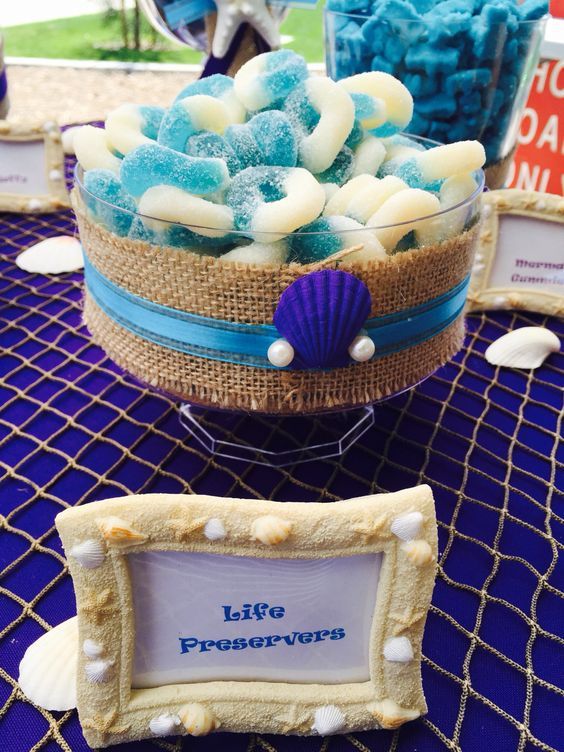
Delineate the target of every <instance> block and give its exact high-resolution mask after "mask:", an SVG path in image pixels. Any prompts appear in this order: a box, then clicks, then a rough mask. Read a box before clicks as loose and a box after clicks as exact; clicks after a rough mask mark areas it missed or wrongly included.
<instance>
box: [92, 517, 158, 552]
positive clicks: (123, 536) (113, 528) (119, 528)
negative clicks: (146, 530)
mask: <svg viewBox="0 0 564 752" xmlns="http://www.w3.org/2000/svg"><path fill="white" fill-rule="evenodd" d="M98 527H99V528H100V532H101V533H102V535H103V536H104V538H105V539H106V540H107V541H109V542H110V543H114V544H115V545H118V546H120V545H121V546H129V545H132V544H133V545H135V544H136V543H143V541H145V540H147V536H146V535H143V533H140V532H138V531H137V530H135V529H134V528H133V527H131V525H130V524H129V522H127V520H122V519H121V517H105V518H104V519H102V520H99V521H98Z"/></svg>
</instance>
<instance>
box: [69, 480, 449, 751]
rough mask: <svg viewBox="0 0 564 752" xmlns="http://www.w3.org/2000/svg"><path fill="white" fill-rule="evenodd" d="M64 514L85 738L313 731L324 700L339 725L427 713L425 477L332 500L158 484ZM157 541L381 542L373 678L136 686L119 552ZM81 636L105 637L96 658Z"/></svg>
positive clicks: (304, 549) (313, 547) (429, 510)
mask: <svg viewBox="0 0 564 752" xmlns="http://www.w3.org/2000/svg"><path fill="white" fill-rule="evenodd" d="M210 520H212V522H211V523H210ZM56 523H57V528H58V530H59V532H60V535H61V538H62V541H63V545H64V548H65V551H66V553H67V557H68V561H69V567H70V571H71V574H72V578H73V581H74V587H75V592H76V601H77V611H78V623H79V642H78V644H79V651H78V652H79V655H78V684H77V690H78V703H77V704H78V710H79V715H80V720H81V723H82V727H83V730H84V735H85V737H86V740H87V741H88V743H89V744H90V745H91V746H93V747H98V746H106V745H108V744H115V743H120V742H124V741H127V740H134V739H141V738H145V737H150V736H154V735H155V733H163V730H164V732H167V731H168V733H171V734H180V733H194V734H198V733H202V729H203V732H204V733H205V732H209V731H213V730H215V728H219V729H220V730H222V731H234V732H251V731H256V732H259V733H280V734H300V735H306V734H314V733H317V731H318V730H319V723H318V724H317V726H316V727H315V728H314V726H315V719H316V711H319V709H320V708H323V707H326V706H329V707H331V708H333V710H334V711H335V709H338V710H336V711H335V712H336V716H337V718H339V717H340V718H341V723H340V725H339V724H338V723H337V724H336V725H337V728H334V729H332V731H333V733H335V732H338V733H345V732H348V731H353V730H365V729H371V728H378V727H383V728H396V727H397V726H399V725H400V724H402V723H404V722H405V721H409V720H412V719H414V718H417V717H418V716H419V715H421V714H423V713H425V712H426V705H425V698H424V696H423V691H422V686H421V673H420V661H421V641H422V637H423V628H424V624H425V617H426V614H427V610H428V608H429V603H430V599H431V594H432V590H433V584H434V579H435V567H436V564H435V562H436V555H437V533H436V522H435V512H434V503H433V495H432V492H431V489H430V488H429V487H428V486H418V487H416V488H411V489H407V490H404V491H398V492H396V493H391V494H378V495H373V496H365V497H360V498H357V499H351V500H348V501H342V502H336V503H331V504H321V503H293V502H292V503H290V502H288V503H282V502H272V501H257V500H250V499H244V500H240V499H223V498H216V497H210V496H186V495H176V494H150V495H143V496H130V497H125V498H118V499H110V500H107V501H101V502H97V503H94V504H89V505H86V506H84V507H78V508H72V509H68V510H65V511H64V512H62V513H61V514H59V515H58V517H57V521H56ZM210 525H211V527H210ZM212 528H213V530H214V531H215V533H214V534H213V535H210V530H211V529H212ZM218 531H219V534H218ZM155 550H160V551H162V550H169V551H191V552H207V553H214V554H225V555H230V556H246V557H256V558H257V559H261V558H288V559H296V558H302V559H317V558H328V557H343V556H352V555H355V554H363V553H364V554H367V553H375V552H380V551H381V552H383V557H382V568H381V573H380V580H379V585H378V592H377V599H376V607H375V613H374V619H373V622H372V628H371V638H370V650H369V655H370V661H369V662H370V667H369V672H370V680H369V681H367V682H360V683H356V684H288V683H281V682H280V683H278V682H257V681H249V682H246V681H210V682H197V683H186V684H176V685H169V686H163V687H159V688H153V689H132V688H131V667H132V661H133V652H134V642H135V625H134V620H133V608H132V601H131V587H130V579H129V573H128V568H127V563H126V559H125V554H128V553H131V552H132V551H155ZM398 638H399V639H398ZM85 640H87V641H88V642H87V643H86V646H88V645H90V646H91V645H92V644H93V643H94V644H96V645H98V646H99V656H97V658H96V666H93V665H92V663H93V662H92V660H91V659H92V655H90V657H89V656H88V655H86V654H85V652H84V650H83V647H82V646H85V643H84V641H85ZM86 646H85V648H86ZM89 652H90V653H91V651H89V650H88V649H86V653H89ZM398 652H399V653H401V655H399V656H398ZM385 656H387V657H385ZM333 706H334V707H333ZM181 718H182V719H184V721H183V722H181V721H180V719H181ZM194 718H195V719H196V720H195V721H194ZM186 719H188V720H186Z"/></svg>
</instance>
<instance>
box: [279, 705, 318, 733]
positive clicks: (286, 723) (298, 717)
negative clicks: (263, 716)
mask: <svg viewBox="0 0 564 752" xmlns="http://www.w3.org/2000/svg"><path fill="white" fill-rule="evenodd" d="M275 720H276V721H278V722H279V723H281V724H282V725H281V727H280V732H281V733H282V734H289V733H290V732H291V731H305V730H307V729H310V728H311V725H310V723H308V721H307V717H306V718H304V716H303V712H300V711H298V708H297V706H296V705H290V707H289V708H288V712H287V713H284V715H278V716H276V718H275Z"/></svg>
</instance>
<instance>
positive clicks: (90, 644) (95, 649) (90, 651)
mask: <svg viewBox="0 0 564 752" xmlns="http://www.w3.org/2000/svg"><path fill="white" fill-rule="evenodd" d="M82 652H83V653H84V655H85V656H86V657H87V658H91V659H93V658H100V656H101V655H102V653H103V652H104V646H103V645H100V643H99V642H96V641H95V640H91V639H90V638H89V637H88V638H87V639H86V640H84V642H83V643H82Z"/></svg>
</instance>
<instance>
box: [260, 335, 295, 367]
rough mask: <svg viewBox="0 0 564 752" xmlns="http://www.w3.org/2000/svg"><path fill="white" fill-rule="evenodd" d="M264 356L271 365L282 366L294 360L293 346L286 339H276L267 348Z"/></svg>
mask: <svg viewBox="0 0 564 752" xmlns="http://www.w3.org/2000/svg"><path fill="white" fill-rule="evenodd" d="M266 356H267V358H268V359H269V361H270V362H271V363H272V365H273V366H276V367H277V368H284V367H285V366H289V365H290V363H291V362H292V361H293V360H294V348H293V347H292V345H291V344H290V343H289V342H288V340H286V339H277V340H276V342H273V343H272V344H271V345H270V347H269V348H268V352H267V354H266Z"/></svg>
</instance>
